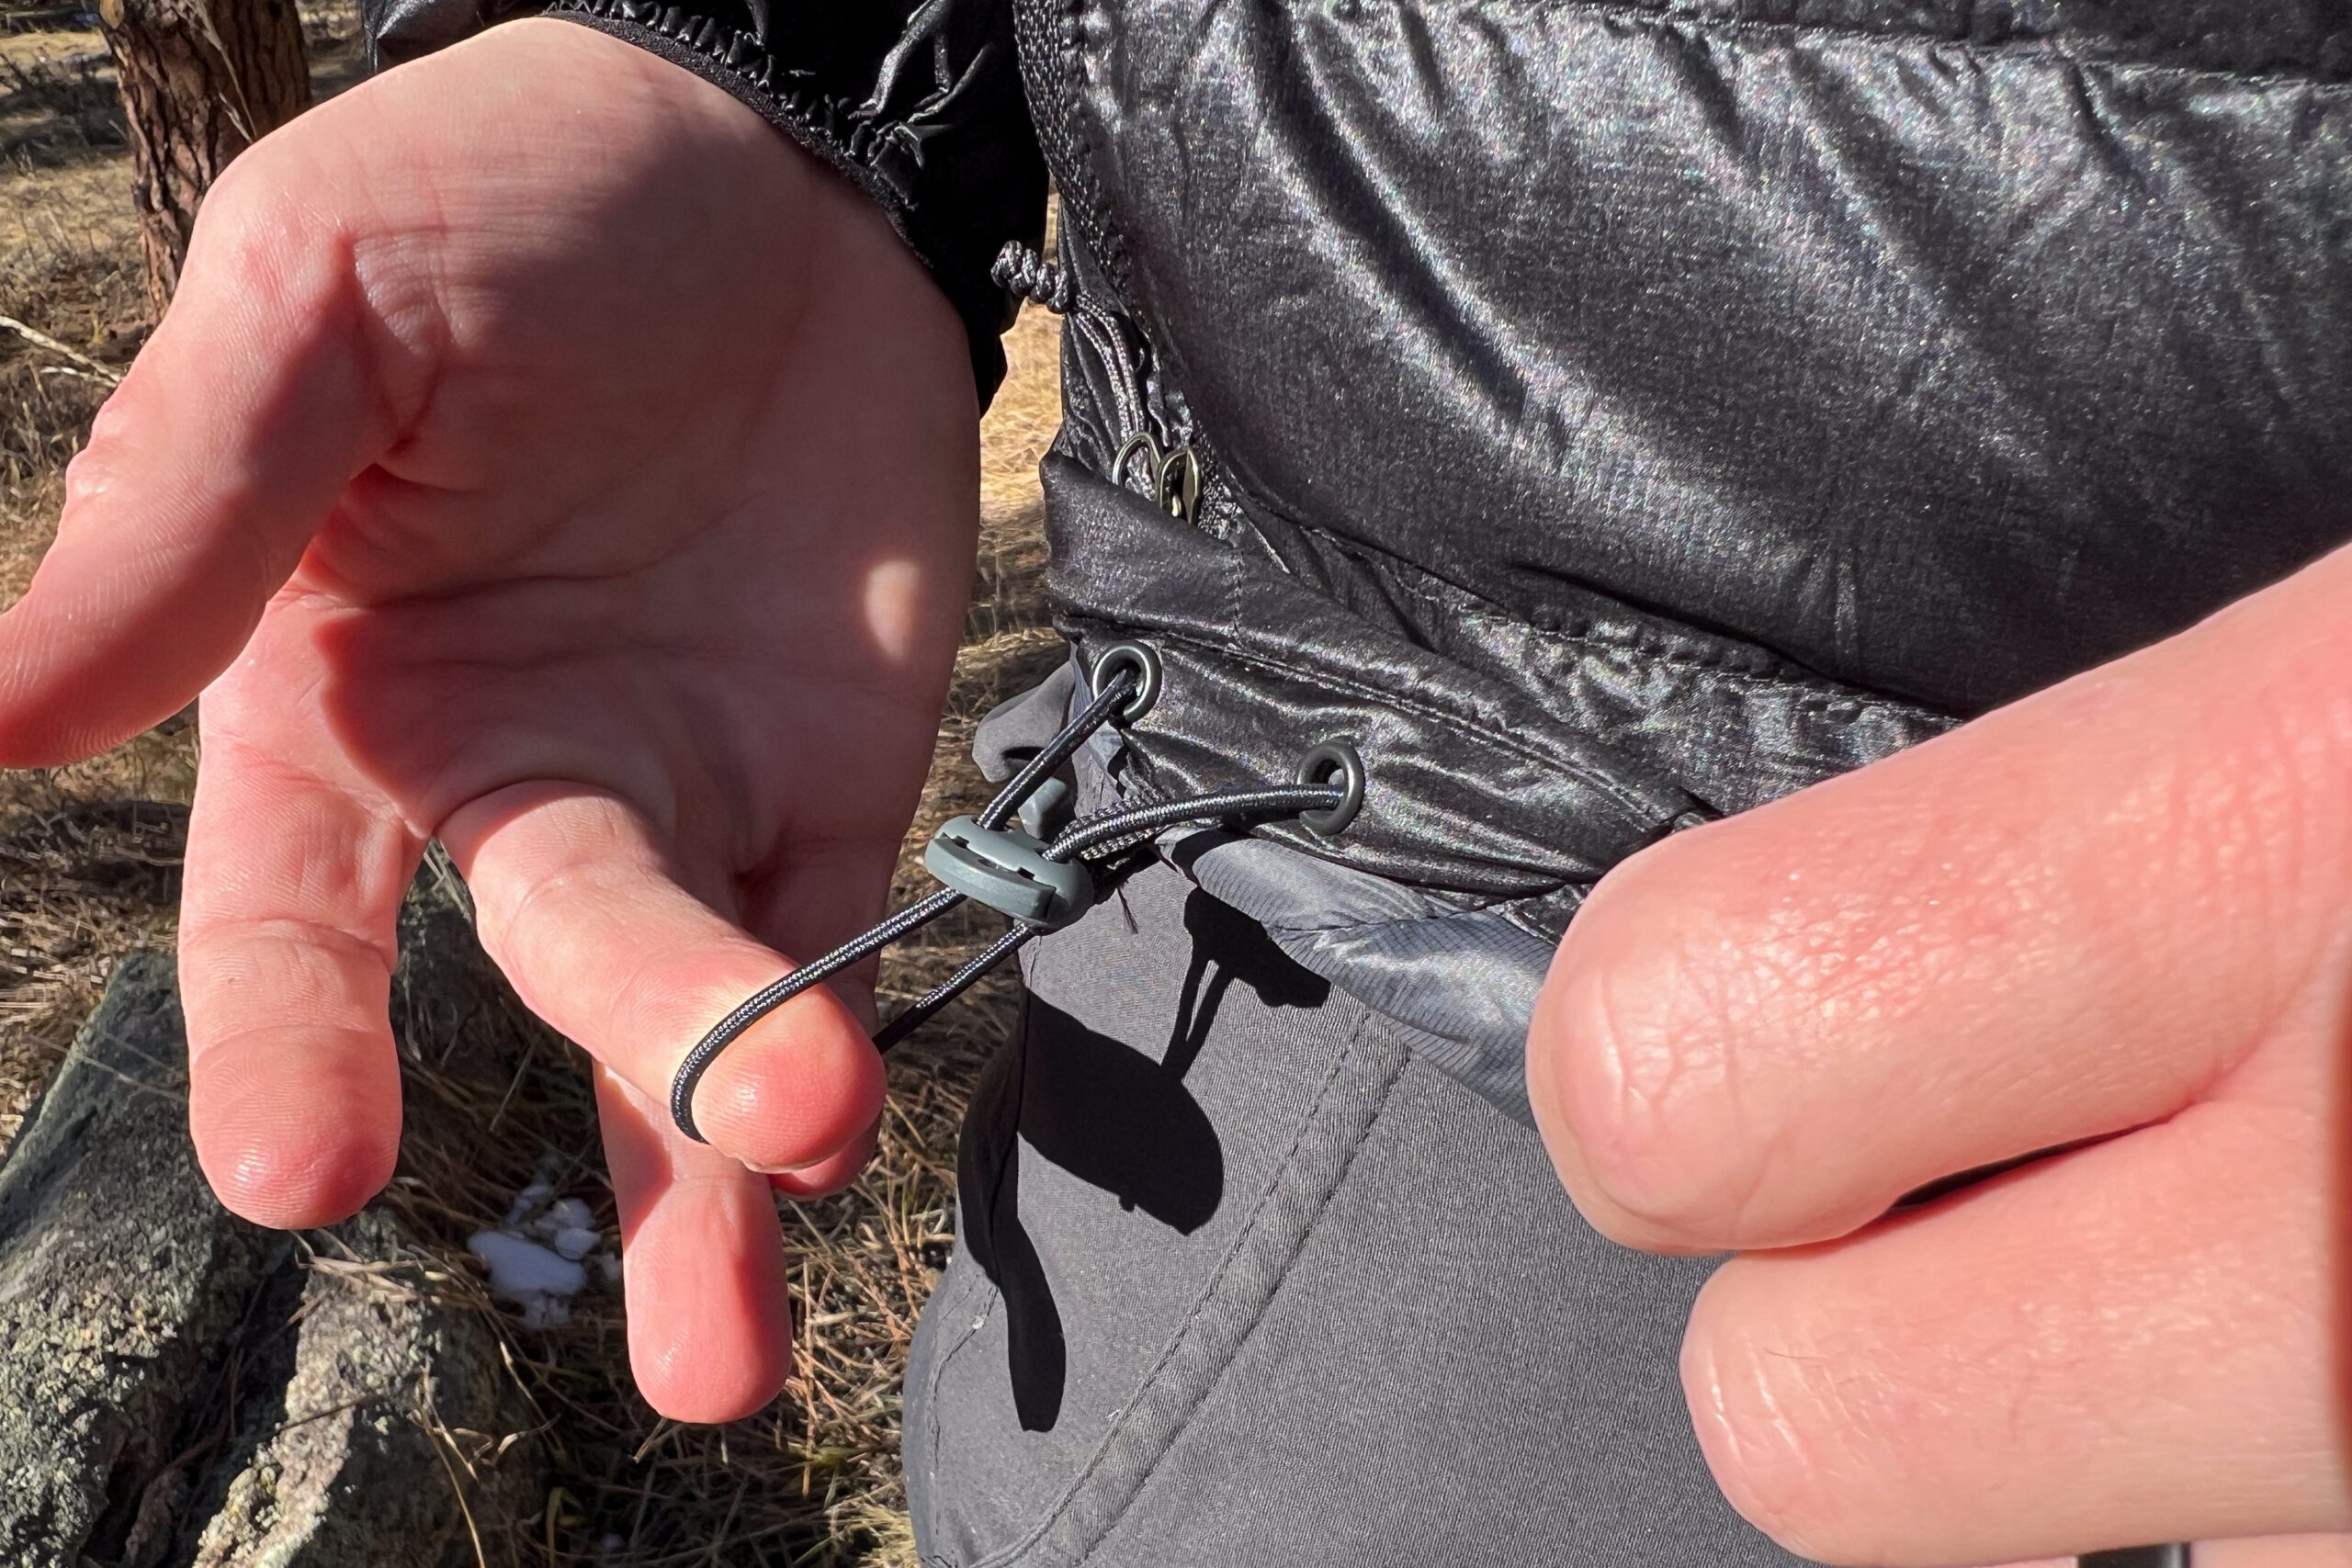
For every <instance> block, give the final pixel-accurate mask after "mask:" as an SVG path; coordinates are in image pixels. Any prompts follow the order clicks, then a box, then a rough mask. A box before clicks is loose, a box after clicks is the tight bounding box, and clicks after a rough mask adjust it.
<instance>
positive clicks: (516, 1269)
mask: <svg viewBox="0 0 2352 1568" xmlns="http://www.w3.org/2000/svg"><path fill="white" fill-rule="evenodd" d="M466 1250H467V1251H469V1252H470V1253H472V1254H473V1255H474V1256H475V1257H476V1258H481V1260H482V1262H483V1263H485V1264H486V1265H488V1266H489V1269H490V1288H491V1290H492V1292H494V1293H495V1294H498V1295H502V1296H504V1297H505V1298H506V1299H507V1300H508V1301H510V1302H514V1303H516V1304H517V1305H519V1306H520V1307H522V1309H523V1326H525V1327H526V1328H552V1327H554V1326H555V1325H558V1324H560V1323H563V1322H565V1321H567V1320H568V1319H569V1318H570V1317H571V1298H572V1297H574V1296H576V1295H578V1294H579V1293H580V1292H582V1291H583V1290H585V1289H586V1288H587V1286H588V1270H586V1269H582V1267H581V1266H580V1265H579V1264H577V1263H575V1262H573V1261H572V1260H571V1258H565V1257H563V1256H562V1255H561V1254H560V1253H555V1252H550V1251H548V1249H547V1248H546V1247H541V1246H540V1245H539V1244H538V1243H537V1242H536V1241H526V1240H525V1239H524V1238H523V1237H521V1236H519V1235H515V1234H514V1233H513V1232H511V1231H476V1232H475V1233H474V1234H473V1235H471V1236H470V1237H469V1238H468V1239H467V1242H466Z"/></svg>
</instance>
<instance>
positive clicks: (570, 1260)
mask: <svg viewBox="0 0 2352 1568" xmlns="http://www.w3.org/2000/svg"><path fill="white" fill-rule="evenodd" d="M553 1175H554V1172H553V1171H552V1170H551V1169H549V1168H547V1167H544V1166H543V1167H542V1168H541V1171H540V1176H539V1179H537V1180H536V1181H533V1182H532V1183H531V1184H530V1185H529V1186H527V1187H526V1188H524V1189H523V1190H522V1191H520V1192H518V1193H516V1194H515V1201H514V1202H513V1203H512V1204H510V1205H508V1207H507V1210H506V1217H505V1218H504V1219H503V1220H502V1221H501V1222H500V1223H499V1224H497V1225H496V1226H495V1227H493V1228H492V1229H489V1230H481V1231H476V1232H475V1233H474V1234H473V1235H472V1236H471V1237H469V1239H468V1240H467V1242H466V1248H467V1250H468V1251H469V1252H471V1253H472V1254H473V1255H474V1256H475V1257H476V1258H481V1260H482V1264H483V1266H484V1267H485V1268H487V1269H489V1270H490V1289H491V1292H492V1294H494V1295H497V1296H500V1297H502V1298H503V1299H504V1300H506V1301H510V1302H513V1303H515V1304H516V1305H517V1306H519V1307H521V1308H522V1309H523V1325H524V1326H525V1327H526V1328H553V1327H555V1326H557V1325H560V1324H562V1323H566V1322H569V1321H570V1320H571V1298H572V1297H574V1296H576V1295H578V1294H579V1293H580V1292H582V1291H583V1290H585V1289H587V1287H588V1280H589V1273H588V1267H587V1266H588V1265H589V1264H594V1265H595V1267H596V1271H597V1273H598V1274H599V1275H601V1276H602V1277H603V1279H604V1280H605V1281H606V1282H607V1283H610V1282H612V1281H614V1280H618V1279H619V1278H620V1258H618V1256H616V1254H614V1253H612V1252H609V1251H605V1252H600V1251H598V1250H597V1249H598V1248H599V1247H602V1246H603V1245H604V1241H605V1233H604V1232H603V1231H601V1230H598V1229H597V1228H596V1215H595V1212H594V1210H592V1209H590V1208H589V1207H588V1205H587V1204H586V1203H584V1202H582V1201H580V1200H579V1199H577V1198H558V1197H556V1196H555V1188H554V1186H553V1183H552V1178H553Z"/></svg>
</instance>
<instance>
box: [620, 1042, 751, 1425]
mask: <svg viewBox="0 0 2352 1568" xmlns="http://www.w3.org/2000/svg"><path fill="white" fill-rule="evenodd" d="M595 1076H596V1113H597V1116H598V1118H599V1119H600V1120H601V1121H602V1122H603V1125H604V1135H605V1159H606V1161H607V1162H608V1163H609V1164H610V1166H611V1168H612V1178H613V1197H614V1199H615V1201H616V1203H617V1204H618V1206H619V1209H620V1225H621V1270H622V1279H623V1281H624V1289H625V1291H626V1292H627V1296H628V1357H629V1365H630V1367H631V1368H632V1369H634V1370H635V1371H636V1374H637V1386H638V1391H639V1393H643V1394H644V1395H645V1398H646V1403H648V1404H651V1405H652V1406H653V1408H654V1409H656V1410H658V1411H660V1412H661V1413H662V1415H664V1416H669V1417H670V1418H672V1419H673V1420H676V1421H733V1420H737V1419H739V1418H741V1417H742V1416H749V1415H751V1414H752V1412H753V1411H755V1410H757V1409H759V1408H760V1407H761V1406H762V1405H763V1404H767V1402H768V1401H769V1400H771V1399H774V1398H775V1395H776V1391H777V1390H779V1389H781V1388H782V1387H783V1386H784V1380H785V1378H786V1375H787V1374H788V1373H789V1372H790V1371H791V1370H792V1303H791V1298H790V1294H789V1283H790V1281H789V1280H788V1278H787V1275H786V1266H785V1257H784V1235H783V1230H782V1228H781V1226H779V1225H778V1224H777V1223H776V1215H775V1200H774V1199H772V1198H770V1197H769V1195H768V1186H767V1183H766V1181H764V1180H763V1179H762V1178H761V1177H760V1176H759V1175H757V1174H756V1173H755V1172H752V1171H748V1170H745V1169H744V1168H742V1167H741V1166H740V1165H738V1164H736V1163H735V1161H733V1160H731V1159H729V1158H728V1157H727V1156H725V1155H722V1154H720V1153H718V1151H717V1150H715V1149H711V1148H709V1147H707V1146H705V1145H701V1144H696V1143H692V1142H690V1141H688V1140H687V1139H686V1138H685V1137H684V1136H683V1135H682V1134H680V1133H679V1132H678V1131H677V1129H676V1128H674V1127H673V1126H671V1125H670V1120H669V1115H668V1113H667V1111H665V1110H664V1109H663V1107H662V1103H661V1102H660V1101H658V1100H650V1099H648V1098H647V1097H646V1096H644V1095H642V1094H640V1093H639V1092H638V1091H637V1090H636V1089H633V1088H631V1087H630V1086H629V1085H628V1084H626V1083H624V1082H622V1081H621V1080H620V1079H619V1078H618V1077H616V1076H615V1075H614V1074H613V1073H612V1072H610V1071H609V1070H607V1069H605V1067H603V1066H598V1067H597V1068H596V1069H595Z"/></svg>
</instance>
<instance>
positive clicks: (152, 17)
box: [98, 0, 311, 319]
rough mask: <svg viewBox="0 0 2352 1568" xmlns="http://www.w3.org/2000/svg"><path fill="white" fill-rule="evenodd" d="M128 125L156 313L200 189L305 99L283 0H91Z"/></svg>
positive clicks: (304, 71) (182, 253)
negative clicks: (95, 3)
mask: <svg viewBox="0 0 2352 1568" xmlns="http://www.w3.org/2000/svg"><path fill="white" fill-rule="evenodd" d="M98 22H99V25H100V27H101V28H103V29H104V31H105V33H106V39H107V48H108V49H109V50H111V51H113V53H114V62H115V71H116V73H117V74H118V75H119V78H120V80H121V83H122V108H123V115H124V118H126V119H128V120H129V121H130V151H131V158H132V166H133V170H134V176H133V177H134V178H135V180H136V182H137V184H136V188H135V189H134V190H133V192H132V204H133V205H134V206H136V207H137V208H138V209H139V230H140V239H141V245H142V247H143V248H144V250H145V251H146V254H147V296H148V299H149V300H150V301H151V302H152V303H153V307H154V310H155V314H156V316H157V318H158V319H161V317H162V315H163V313H164V306H165V305H167V304H169V303H170V302H171V298H172V290H173V289H174V288H176V287H178V285H179V280H180V265H181V264H182V263H183V262H185V261H186V260H187V237H188V231H190V230H191V229H193V228H194V227H195V225H196V209H197V206H198V203H199V202H201V201H202V200H203V199H204V193H205V191H206V190H207V189H208V188H209V186H211V184H212V182H213V180H214V179H215V178H216V177H218V176H219V175H220V171H221V170H222V169H224V168H227V167H228V166H229V160H230V159H232V158H233V157H235V156H236V155H237V154H238V153H240V152H243V151H244V150H245V149H246V148H247V147H249V146H251V145H253V143H254V142H255V141H259V140H261V138H262V137H264V136H266V135H267V134H268V133H269V132H270V131H271V130H275V129H277V127H278V126H280V125H283V124H285V123H286V121H288V120H289V119H291V118H294V116H295V115H297V114H299V113H300V112H301V110H302V109H303V108H305V107H308V106H309V104H310V102H311V67H310V63H309V62H308V60H307V59H306V58H305V56H304V54H303V52H302V23H301V19H300V17H297V16H296V15H295V12H294V0H98Z"/></svg>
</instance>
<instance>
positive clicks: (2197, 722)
mask: <svg viewBox="0 0 2352 1568" xmlns="http://www.w3.org/2000/svg"><path fill="white" fill-rule="evenodd" d="M2347 603H2352V554H2340V555H2338V556H2337V557H2335V558H2330V559H2329V560H2327V561H2324V562H2323V563H2322V564H2321V565H2320V566H2318V567H2314V568H2312V569H2311V570H2308V571H2306V572H2304V573H2303V574H2302V575H2301V576H2300V577H2298V578H2295V579H2292V580H2290V581H2288V582H2286V583H2284V584H2281V585H2280V586H2279V587H2278V588H2275V589H2273V590H2271V591H2269V592H2266V593H2264V594H2261V595H2257V596H2256V598H2254V599H2251V600H2248V601H2246V602H2245V604H2241V605H2239V606H2237V607H2236V608H2234V609H2233V610H2231V611H2229V612H2227V613H2225V614H2223V615H2220V616H2217V617H2216V618H2215V619H2213V620H2211V621H2210V622H2208V623H2206V624H2205V625H2203V626H2199V627H2197V628H2195V629H2194V630H2192V631H2190V632H2188V633H2186V634H2184V635H2182V636H2180V637H2177V638H2175V639H2173V640H2172V641H2170V642H2167V643H2164V644H2160V645H2158V646H2156V647H2155V648H2153V649H2148V650H2146V651H2145V652H2143V653H2141V654H2138V655H2135V656H2133V657H2131V658H2130V659H2127V660H2121V661H2120V662H2119V663H2117V664H2114V665H2110V666H2108V667H2106V668H2103V669H2101V670H2098V671H2093V672H2091V673H2090V674H2088V675H2086V676H2084V677H2082V678H2080V679H2079V680H2076V681H2074V682H2069V683H2067V684H2065V685H2063V686H2059V687H2056V688H2053V689H2052V690H2051V691H2049V692H2046V693H2043V694H2040V695H2038V696H2035V697H2032V698H2029V699H2027V700H2026V701H2023V702H2020V703H2018V704H2017V705H2015V706H2013V707H2010V708H2008V709H2006V710H2003V711H2001V712H1999V713H1996V714H1994V715H1991V716H1988V717H1985V718H1984V719H1981V720H1979V721H1977V722H1976V723H1974V724H1972V725H1969V726H1967V727H1966V728H1962V729H1961V730H1959V731H1957V732H1955V733H1953V734H1951V735H1949V736H1946V737H1944V738H1942V739H1938V740H1934V741H1931V742H1929V743H1928V744H1927V745H1925V746H1922V747H1920V748H1918V749H1917V750H1914V751H1911V752H1908V753H1905V754H1904V755H1901V756H1898V757H1895V758H1893V759H1891V760H1889V761H1884V762H1882V763H1879V764H1876V765H1874V766H1872V767H1871V768H1868V769H1865V770H1863V771H1861V772H1860V773H1854V774H1851V775H1849V776H1847V777H1845V778H1841V779H1838V780H1833V781H1831V782H1829V783H1827V784H1821V785H1818V786H1816V787H1815V788H1813V789H1809V790H1806V791H1804V792H1803V793H1801V794H1799V795H1793V796H1792V797H1790V798H1788V799H1786V800H1783V801H1781V802H1778V803H1776V804H1774V805H1771V806H1769V807H1764V808H1762V809H1760V810H1758V811H1755V812H1752V813H1750V814H1748V815H1747V816H1745V817H1740V818H1733V819H1731V820H1728V821H1725V822H1722V823H1718V824H1714V825H1712V826H1709V827H1706V828H1703V829H1699V830H1697V831H1695V832H1691V833H1688V834H1683V835H1679V836H1677V837H1676V838H1674V839H1672V840H1668V841H1667V842H1665V843H1663V844H1661V845H1659V846H1657V847H1656V848H1654V849H1652V850H1650V851H1648V852H1645V853H1644V854H1642V855H1640V856H1638V857H1636V858H1635V859H1634V860H1633V861H1632V862H1629V863H1627V864H1625V865H1624V866H1623V867H1620V868H1619V869H1618V871H1617V872H1615V873H1613V874H1611V876H1609V877H1608V878H1607V879H1606V880H1604V881H1603V882H1602V883H1601V885H1600V887H1599V889H1597V890H1596V892H1595V894H1594V896H1593V897H1592V899H1591V900H1590V902H1589V904H1588V906H1587V907H1586V908H1585V909H1584V910H1583V912H1582V913H1581V914H1579V916H1578V917H1577V920H1576V922H1575V924H1574V926H1573V927H1572V928H1571V929H1570V931H1569V932H1568V935H1567V938H1566V942H1563V944H1562V946H1561V948H1560V951H1559V953H1558V955H1557V957H1556V959H1555V964H1554V967H1553V971H1552V975H1551V977H1550V979H1549V981H1548V982H1547V986H1546V989H1545V993H1544V1000H1543V1002H1542V1004H1541V1005H1540V1007H1539V1010H1538V1016H1537V1020H1536V1023H1535V1027H1534V1029H1533V1030H1532V1033H1531V1037H1530V1055H1529V1062H1528V1071H1529V1078H1530V1089H1531V1094H1532V1100H1533V1103H1534V1106H1535V1110H1536V1114H1537V1119H1538V1122H1539V1124H1541V1125H1542V1126H1543V1128H1544V1132H1545V1134H1546V1137H1547V1141H1548V1143H1549V1145H1550V1147H1551V1149H1552V1152H1553V1156H1554V1158H1555V1161H1556V1162H1557V1163H1558V1165H1559V1166H1560V1168H1561V1171H1562V1174H1563V1176H1564V1177H1565V1178H1566V1180H1567V1181H1568V1184H1569V1186H1570V1188H1571V1190H1572V1191H1574V1193H1575V1195H1576V1197H1577V1201H1578V1202H1579V1203H1580V1204H1581V1205H1582V1206H1583V1207H1584V1209H1585V1213H1587V1215H1588V1216H1589V1218H1590V1219H1591V1220H1592V1221H1593V1223H1594V1224H1596V1225H1598V1226H1600V1228H1601V1229H1602V1230H1604V1231H1606V1232H1608V1233H1609V1234H1611V1235H1615V1236H1617V1237H1619V1238H1620V1239H1623V1240H1626V1241H1630V1242H1633V1243H1634V1244H1636V1245H1642V1246H1653V1247H1683V1248H1694V1249H1700V1250H1713V1249H1720V1248H1724V1247H1755V1246H1772V1245H1786V1244H1792V1243H1800V1242H1805V1241H1812V1240H1817V1239H1820V1238H1823V1237H1826V1236H1832V1235H1842V1234H1844V1233H1846V1232H1848V1231H1850V1230H1851V1229H1852V1228H1854V1227H1855V1226H1856V1225H1859V1224H1863V1223H1865V1222H1867V1221H1868V1220H1869V1219H1871V1217H1872V1216H1874V1215H1876V1214H1878V1213H1883V1211H1884V1210H1885V1208H1886V1207H1887V1205H1888V1204H1889V1203H1891V1202H1892V1201H1894V1199H1896V1198H1897V1197H1898V1196H1900V1195H1901V1194H1903V1193H1904V1192H1906V1191H1908V1190H1912V1189H1914V1188H1916V1187H1918V1186H1920V1185H1922V1184H1924V1183H1926V1182H1928V1181H1930V1180H1932V1179H1936V1178H1938V1177H1941V1176H1944V1175H1948V1174H1950V1173H1952V1172H1955V1171H1962V1170H1967V1169H1971V1168H1975V1167H1979V1166H1983V1165H1987V1164H1991V1163H1994V1162H1996V1161H2000V1160H2003V1159H2007V1158H2010V1157H2013V1156H2018V1155H2023V1154H2027V1153H2030V1152H2031V1151H2034V1150H2038V1149H2044V1148H2049V1147H2052V1146H2056V1145H2064V1144H2067V1143H2071V1142H2074V1141H2076V1140H2079V1139H2082V1138H2086V1137H2090V1136H2095V1135H2098V1134H2105V1133H2111V1132H2114V1131H2117V1130H2120V1129H2122V1128H2126V1127H2131V1126H2135V1125H2139V1124H2142V1123H2144V1122H2151V1121H2154V1120H2155V1119H2157V1118H2160V1117H2163V1116H2165V1115H2168V1114H2170V1113H2171V1112H2173V1111H2177V1110H2178V1109H2179V1108H2180V1107H2181V1106H2182V1105H2184V1104H2186V1103H2188V1101H2189V1100H2191V1099H2192V1098H2194V1096H2195V1095H2196V1094H2197V1092H2198V1091H2199V1089H2200V1088H2201V1087H2202V1086H2204V1085H2206V1084H2209V1083H2211V1082H2212V1081H2213V1080H2214V1079H2215V1078H2216V1077H2219V1076H2220V1075H2221V1074H2222V1073H2224V1072H2226V1071H2227V1070H2228V1069H2229V1068H2230V1066H2232V1065H2233V1063H2235V1062H2237V1061H2239V1060H2241V1059H2243V1057H2244V1056H2245V1054H2246V1053H2247V1052H2248V1051H2249V1050H2250V1049H2251V1048H2252V1047H2253V1045H2254V1044H2255V1043H2256V1042H2257V1041H2258V1040H2260V1039H2261V1038H2262V1037H2263V1035H2264V1033H2265V1032H2266V1031H2267V1029H2268V1028H2269V1027H2270V1024H2271V1021H2272V1020H2273V1019H2274V1018H2275V1017H2277V1016H2278V1013H2279V1012H2280V1011H2281V1010H2284V1009H2287V1008H2290V1007H2291V1006H2293V1005H2295V1003H2296V999H2297V998H2300V997H2301V996H2303V995H2304V994H2306V993H2307V992H2308V991H2309V989H2310V987H2312V985H2314V984H2315V983H2317V981H2318V978H2319V977H2321V976H2324V974H2325V973H2326V969H2325V965H2324V962H2323V960H2324V955H2325V954H2326V953H2328V952H2329V951H2330V950H2331V944H2332V943H2334V942H2335V941H2336V940H2337V936H2338V933H2340V932H2342V931H2345V930H2346V925H2347V917H2346V911H2347V909H2352V810H2347V809H2346V806H2345V804H2344V802H2345V800H2346V796H2345V795H2344V792H2343V788H2342V782H2341V781H2342V780H2343V778H2344V777H2345V776H2346V773H2347V771H2348V770H2347V765H2352V716H2347V715H2352V675H2347V671H2352V657H2348V656H2352V615H2345V614H2344V613H2343V612H2344V608H2345V606H2346V604H2347Z"/></svg>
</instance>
